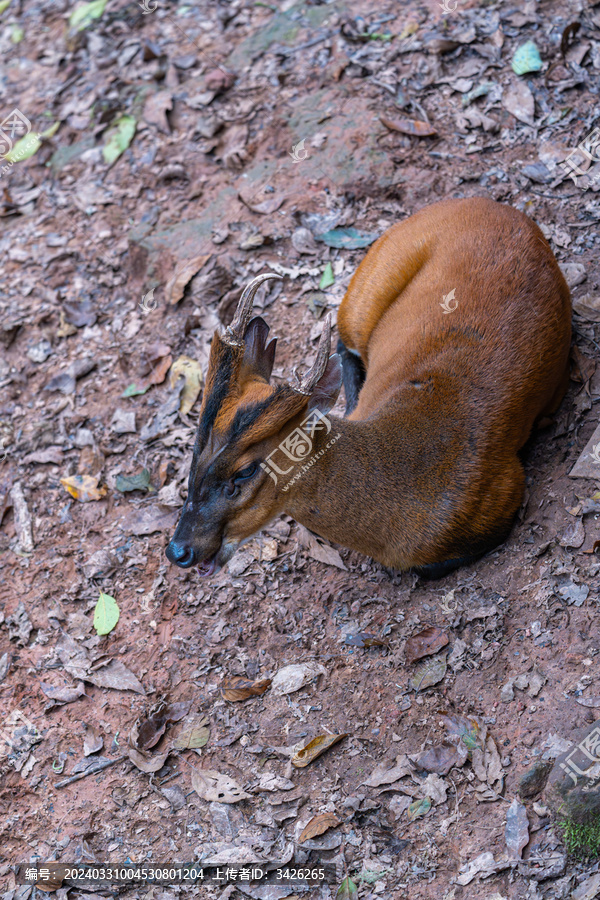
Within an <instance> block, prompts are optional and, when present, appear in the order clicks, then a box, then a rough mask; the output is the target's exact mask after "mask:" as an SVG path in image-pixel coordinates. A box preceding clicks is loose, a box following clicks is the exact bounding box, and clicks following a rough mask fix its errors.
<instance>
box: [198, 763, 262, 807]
mask: <svg viewBox="0 0 600 900" xmlns="http://www.w3.org/2000/svg"><path fill="white" fill-rule="evenodd" d="M192 787H193V788H194V790H195V791H196V793H197V794H198V796H199V797H201V798H202V800H207V801H208V802H209V803H239V802H240V800H249V799H250V798H251V797H252V794H247V793H246V791H244V790H242V788H241V787H240V786H239V784H238V783H237V781H235V780H234V779H233V778H230V777H229V775H222V774H221V773H220V772H217V771H215V770H214V769H199V770H197V771H195V772H194V773H193V774H192Z"/></svg>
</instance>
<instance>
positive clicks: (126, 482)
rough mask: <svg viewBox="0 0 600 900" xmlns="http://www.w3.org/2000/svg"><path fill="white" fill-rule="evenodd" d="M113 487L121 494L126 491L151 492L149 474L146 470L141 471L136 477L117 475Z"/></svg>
mask: <svg viewBox="0 0 600 900" xmlns="http://www.w3.org/2000/svg"><path fill="white" fill-rule="evenodd" d="M115 487H116V489H117V490H118V491H120V492H121V493H122V494H126V493H127V492H128V491H151V490H152V488H151V486H150V472H149V471H148V469H142V471H141V472H138V474H137V475H117V477H116V479H115Z"/></svg>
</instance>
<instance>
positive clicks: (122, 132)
mask: <svg viewBox="0 0 600 900" xmlns="http://www.w3.org/2000/svg"><path fill="white" fill-rule="evenodd" d="M136 124H137V123H136V121H135V119H134V118H133V116H120V117H119V118H118V119H117V120H116V121H115V122H114V123H113V125H112V126H111V128H110V129H109V130H108V132H107V140H106V142H105V144H104V147H103V148H102V156H103V157H104V162H105V163H108V165H109V166H112V165H113V163H115V162H116V161H117V160H118V158H119V157H120V156H121V154H122V153H124V152H125V151H126V150H127V148H128V147H129V145H130V144H131V142H132V140H133V136H134V134H135V129H136Z"/></svg>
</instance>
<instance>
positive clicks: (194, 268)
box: [165, 253, 212, 305]
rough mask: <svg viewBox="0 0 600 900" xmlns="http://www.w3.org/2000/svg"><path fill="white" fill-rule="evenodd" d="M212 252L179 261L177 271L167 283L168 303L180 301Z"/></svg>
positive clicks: (172, 303)
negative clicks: (189, 283)
mask: <svg viewBox="0 0 600 900" xmlns="http://www.w3.org/2000/svg"><path fill="white" fill-rule="evenodd" d="M211 255H212V254H211V253H207V254H203V255H200V256H195V257H194V258H193V259H188V260H186V261H185V262H182V263H179V265H178V266H177V267H176V269H175V272H174V273H173V275H172V276H171V278H170V279H169V281H168V282H167V284H166V285H165V296H166V298H167V303H169V304H171V305H174V304H175V303H179V301H180V300H181V298H182V297H183V294H184V292H185V289H186V287H187V284H188V282H189V281H191V279H192V278H193V277H194V275H196V273H197V272H199V271H200V269H201V268H202V266H203V265H204V264H205V263H206V262H208V260H209V259H210V257H211Z"/></svg>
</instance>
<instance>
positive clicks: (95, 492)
mask: <svg viewBox="0 0 600 900" xmlns="http://www.w3.org/2000/svg"><path fill="white" fill-rule="evenodd" d="M99 481H100V479H99V478H98V477H96V476H95V475H70V476H69V477H68V478H61V479H60V483H61V484H62V486H63V487H64V488H65V489H66V490H67V491H68V492H69V494H70V495H71V497H75V499H76V500H79V502H80V503H88V502H89V501H90V500H101V499H102V497H104V496H105V494H106V491H107V488H106V487H104V486H103V487H98V482H99Z"/></svg>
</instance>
